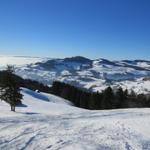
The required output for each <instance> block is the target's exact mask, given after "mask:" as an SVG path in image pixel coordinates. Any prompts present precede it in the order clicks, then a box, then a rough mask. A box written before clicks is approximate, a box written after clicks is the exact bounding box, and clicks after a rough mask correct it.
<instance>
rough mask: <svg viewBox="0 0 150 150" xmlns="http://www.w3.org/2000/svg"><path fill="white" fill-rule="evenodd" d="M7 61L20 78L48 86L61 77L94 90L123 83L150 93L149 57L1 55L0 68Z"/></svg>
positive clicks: (124, 85)
mask: <svg viewBox="0 0 150 150" xmlns="http://www.w3.org/2000/svg"><path fill="white" fill-rule="evenodd" d="M6 64H16V67H17V70H16V73H17V74H18V75H20V76H21V77H23V78H30V79H33V80H38V81H40V82H42V83H44V84H47V85H51V84H52V82H53V81H54V80H60V81H64V82H67V83H71V84H73V85H76V86H79V87H83V88H86V89H90V90H94V91H101V90H103V89H104V88H106V87H107V86H112V87H114V88H115V87H119V86H122V87H123V88H124V89H126V88H127V89H130V90H131V89H132V90H135V91H136V92H138V93H149V92H150V78H149V77H150V61H146V60H122V61H109V60H106V59H97V60H90V59H87V58H84V57H79V56H78V57H72V58H64V59H49V58H36V57H35V58H32V57H0V67H1V69H3V68H4V66H6Z"/></svg>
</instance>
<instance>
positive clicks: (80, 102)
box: [52, 81, 150, 110]
mask: <svg viewBox="0 0 150 150" xmlns="http://www.w3.org/2000/svg"><path fill="white" fill-rule="evenodd" d="M52 93H53V94H55V95H57V96H60V97H62V98H65V99H67V100H69V101H71V102H72V103H73V104H74V105H75V106H77V107H81V108H85V109H93V110H100V109H118V108H135V107H150V96H149V95H144V94H136V93H135V92H133V91H132V92H130V93H129V92H128V90H123V89H122V88H121V87H120V88H118V89H117V90H115V91H114V90H113V89H112V88H111V87H108V88H106V89H105V90H104V91H102V92H100V93H99V92H96V93H95V92H88V91H85V90H83V89H79V88H77V87H74V86H72V85H69V84H66V83H62V82H59V81H55V82H54V83H53V86H52Z"/></svg>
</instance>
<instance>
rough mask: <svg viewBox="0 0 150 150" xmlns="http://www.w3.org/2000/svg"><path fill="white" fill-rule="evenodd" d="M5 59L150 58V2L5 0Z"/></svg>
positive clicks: (1, 46)
mask: <svg viewBox="0 0 150 150" xmlns="http://www.w3.org/2000/svg"><path fill="white" fill-rule="evenodd" d="M0 55H26V56H42V57H44V56H46V57H68V56H75V55H82V56H86V57H89V58H100V57H103V58H108V59H150V0H0Z"/></svg>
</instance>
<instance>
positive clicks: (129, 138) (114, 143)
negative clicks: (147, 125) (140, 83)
mask: <svg viewBox="0 0 150 150" xmlns="http://www.w3.org/2000/svg"><path fill="white" fill-rule="evenodd" d="M98 114H99V113H97V114H96V116H97V119H96V117H94V118H93V116H95V113H94V115H93V114H92V115H91V114H89V118H88V117H84V114H78V115H77V116H76V115H74V114H71V115H70V114H69V115H66V116H65V117H64V116H50V115H48V116H44V115H28V116H25V117H13V118H11V120H8V121H7V119H0V128H1V130H0V149H2V150H8V149H19V150H28V149H36V150H44V149H51V150H58V149H67V148H68V149H71V148H72V149H74V148H75V147H77V148H78V147H80V148H81V149H97V150H101V149H106V150H107V149H108V150H117V149H119V148H120V150H121V149H122V150H123V149H124V150H137V149H145V150H147V149H150V139H149V140H144V138H143V137H142V135H141V134H140V133H139V134H138V133H136V132H135V131H134V129H132V128H131V127H129V126H128V125H126V124H124V123H123V122H122V121H120V120H117V119H114V120H113V124H112V123H109V122H108V120H109V119H110V118H111V117H113V116H112V115H111V114H110V116H109V114H108V115H105V114H104V115H100V116H98ZM86 115H87V114H86ZM119 115H120V117H124V115H125V113H124V114H119ZM135 115H136V117H142V115H143V114H140V113H138V114H135ZM147 115H149V117H150V114H147ZM114 117H115V114H114ZM125 118H126V117H125ZM125 118H124V119H125ZM101 122H103V123H101ZM106 122H108V123H107V124H106ZM111 125H112V126H111ZM114 126H115V128H114ZM73 145H74V146H75V147H74V146H73Z"/></svg>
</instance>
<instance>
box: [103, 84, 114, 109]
mask: <svg viewBox="0 0 150 150" xmlns="http://www.w3.org/2000/svg"><path fill="white" fill-rule="evenodd" d="M103 105H104V108H105V109H113V108H115V103H114V93H113V90H112V88H111V87H108V88H106V89H105V91H104V95H103Z"/></svg>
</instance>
